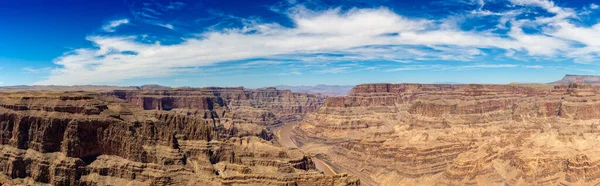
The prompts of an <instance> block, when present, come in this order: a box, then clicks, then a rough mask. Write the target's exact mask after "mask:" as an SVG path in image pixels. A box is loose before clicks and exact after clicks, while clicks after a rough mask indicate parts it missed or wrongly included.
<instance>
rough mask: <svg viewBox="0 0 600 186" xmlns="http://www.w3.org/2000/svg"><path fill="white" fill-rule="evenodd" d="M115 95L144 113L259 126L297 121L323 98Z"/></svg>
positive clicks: (237, 92) (267, 92)
mask: <svg viewBox="0 0 600 186" xmlns="http://www.w3.org/2000/svg"><path fill="white" fill-rule="evenodd" d="M112 94H113V95H114V96H116V97H119V98H121V99H124V100H127V101H128V102H129V103H131V104H133V105H136V106H138V107H139V108H141V109H145V110H172V111H173V112H177V113H182V114H186V115H194V116H201V117H203V118H205V119H208V118H211V119H224V118H227V119H231V120H243V121H245V122H249V123H255V124H259V125H265V126H267V125H275V124H280V123H282V122H294V121H300V120H302V118H303V117H304V115H305V114H306V113H309V112H313V111H315V110H316V109H317V108H318V107H319V106H320V105H321V104H322V102H323V100H324V97H320V96H316V95H312V94H307V93H293V92H291V91H289V90H277V89H275V88H267V89H256V90H248V89H244V88H243V87H238V88H215V87H212V88H195V89H178V90H153V91H148V90H146V91H130V90H128V91H114V92H113V93H112Z"/></svg>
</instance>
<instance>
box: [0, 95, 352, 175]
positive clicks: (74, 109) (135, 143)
mask: <svg viewBox="0 0 600 186" xmlns="http://www.w3.org/2000/svg"><path fill="white" fill-rule="evenodd" d="M319 104H320V102H319V98H317V97H314V96H312V95H307V94H295V93H291V92H286V91H283V92H281V91H277V90H272V89H264V90H258V91H251V90H244V89H241V88H240V89H236V88H234V89H226V88H225V89H222V88H207V89H194V90H127V91H114V92H112V91H111V92H108V93H90V92H60V93H59V92H16V91H11V92H0V184H1V183H9V184H51V185H315V184H323V185H358V184H359V181H358V180H357V179H356V178H354V177H351V176H348V175H335V176H325V175H323V174H321V173H320V172H318V171H316V170H315V169H314V164H313V163H312V159H311V158H310V157H309V156H306V155H304V154H303V153H302V152H300V151H299V150H297V149H286V148H282V147H280V146H277V145H275V143H274V142H273V141H272V138H273V134H272V133H271V132H270V131H268V130H267V129H266V128H265V127H263V126H261V125H257V124H262V125H269V124H275V123H277V122H281V121H287V120H295V119H297V118H296V117H301V116H302V114H305V113H306V112H308V111H310V110H311V109H316V108H317V107H318V105H319ZM168 110H170V111H168ZM259 115H260V116H261V117H258V116H259ZM262 116H266V117H262Z"/></svg>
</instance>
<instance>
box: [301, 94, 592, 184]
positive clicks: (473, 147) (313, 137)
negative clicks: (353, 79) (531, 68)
mask: <svg viewBox="0 0 600 186" xmlns="http://www.w3.org/2000/svg"><path fill="white" fill-rule="evenodd" d="M598 126H600V87H598V86H591V85H581V84H570V85H557V86H547V85H422V84H366V85H359V86H357V87H355V88H354V89H353V90H352V91H351V93H350V95H349V96H346V97H333V98H328V99H327V100H326V101H325V103H324V106H322V107H321V108H320V109H319V110H318V111H317V112H315V113H312V114H309V115H308V116H307V117H306V118H305V120H304V121H303V122H302V123H301V124H300V125H299V126H298V127H296V128H295V129H294V135H295V137H296V138H297V139H298V141H299V143H301V144H303V146H302V150H304V151H305V152H308V153H312V154H318V155H319V156H321V157H323V159H325V160H327V161H329V162H330V163H331V164H332V165H334V166H333V167H334V168H337V169H338V170H336V171H337V172H347V173H351V174H355V175H356V176H358V177H359V178H360V179H361V183H363V184H365V185H597V184H600V179H598V178H600V174H598V173H599V171H598V170H600V169H599V168H600V166H599V163H600V155H599V151H600V129H599V128H598Z"/></svg>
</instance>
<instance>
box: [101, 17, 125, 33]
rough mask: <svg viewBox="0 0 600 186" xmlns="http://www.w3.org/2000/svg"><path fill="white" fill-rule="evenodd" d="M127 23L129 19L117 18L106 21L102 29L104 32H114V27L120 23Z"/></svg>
mask: <svg viewBox="0 0 600 186" xmlns="http://www.w3.org/2000/svg"><path fill="white" fill-rule="evenodd" d="M124 24H129V19H119V20H113V21H110V22H108V24H106V25H104V26H103V27H102V29H103V30H104V31H106V32H114V31H115V29H116V28H117V27H119V26H121V25H124Z"/></svg>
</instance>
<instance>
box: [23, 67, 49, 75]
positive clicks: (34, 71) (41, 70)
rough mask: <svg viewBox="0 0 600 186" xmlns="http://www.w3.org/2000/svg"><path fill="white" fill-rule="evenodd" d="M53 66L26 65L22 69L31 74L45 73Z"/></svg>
mask: <svg viewBox="0 0 600 186" xmlns="http://www.w3.org/2000/svg"><path fill="white" fill-rule="evenodd" d="M51 69H52V68H49V67H46V68H30V67H25V68H23V69H22V70H23V71H24V72H25V73H29V74H38V73H43V72H49V71H50V70H51Z"/></svg>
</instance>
